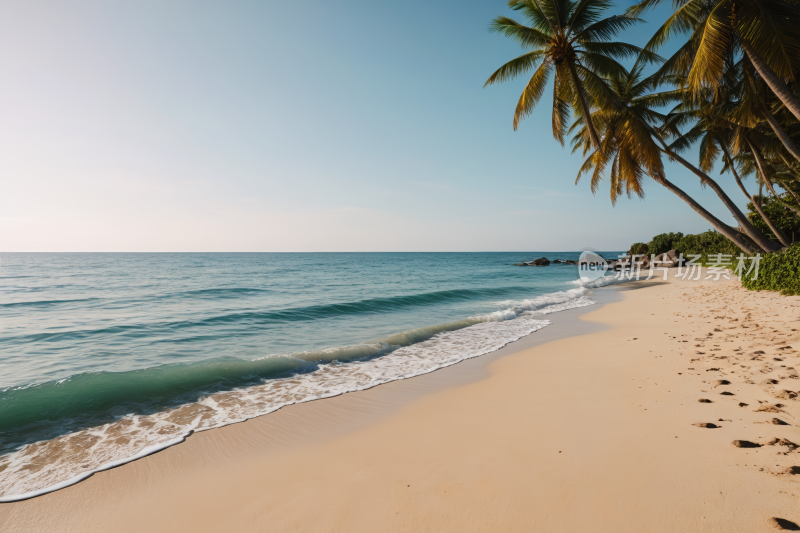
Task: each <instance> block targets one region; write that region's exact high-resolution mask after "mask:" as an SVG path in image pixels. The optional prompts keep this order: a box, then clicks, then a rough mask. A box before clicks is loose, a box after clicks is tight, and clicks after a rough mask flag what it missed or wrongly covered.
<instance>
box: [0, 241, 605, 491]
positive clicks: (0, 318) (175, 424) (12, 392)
mask: <svg viewBox="0 0 800 533" xmlns="http://www.w3.org/2000/svg"><path fill="white" fill-rule="evenodd" d="M614 254H616V252H609V253H608V255H606V256H607V257H608V256H611V255H614ZM542 255H544V256H546V257H548V258H549V259H550V260H553V259H577V258H578V255H579V253H578V252H575V253H547V252H544V253H542V252H537V253H307V254H303V253H298V254H269V253H264V254H0V471H4V472H3V475H2V476H0V477H2V480H0V496H5V497H9V496H13V495H18V494H23V493H26V492H30V491H37V490H44V489H46V488H47V487H51V486H54V485H57V484H58V483H62V482H65V481H67V480H70V479H73V478H74V477H75V476H79V475H81V474H82V473H83V472H89V471H92V470H97V469H98V468H100V467H102V466H103V465H105V464H108V463H110V462H114V461H124V460H126V458H129V457H132V456H134V455H136V454H137V453H140V452H141V451H142V450H144V449H145V448H148V447H153V446H155V447H156V448H157V447H158V446H161V445H164V444H165V443H168V442H173V441H175V440H176V439H178V440H180V439H182V438H183V437H185V436H186V435H187V434H189V433H190V432H191V431H197V430H203V429H209V428H211V427H218V426H220V425H224V424H226V423H230V422H234V421H238V420H242V419H246V418H250V417H252V416H258V415H260V414H265V413H268V412H270V411H272V410H275V409H277V408H279V407H280V406H282V405H287V404H289V403H295V402H297V401H307V400H309V399H315V398H318V397H324V396H330V395H335V394H340V393H342V392H346V391H348V390H359V389H362V388H368V387H369V386H374V385H375V384H378V383H383V382H386V381H391V380H392V379H402V378H403V377H409V376H411V375H418V374H419V373H425V372H429V371H432V370H435V369H436V368H441V367H442V366H447V364H452V363H454V362H457V361H458V360H461V359H464V358H466V357H474V356H477V355H480V354H481V353H486V352H488V351H492V350H493V349H497V348H498V347H500V346H502V345H503V344H506V343H508V342H511V341H513V340H516V339H517V338H519V337H520V336H523V335H525V334H528V333H530V332H532V331H535V330H536V329H539V328H541V327H544V326H546V325H547V322H546V321H544V320H543V319H542V318H541V317H542V316H543V315H546V314H548V313H550V312H556V311H558V310H561V309H568V308H572V307H579V306H582V305H590V304H591V301H589V300H588V299H587V298H586V297H585V292H586V291H585V289H583V288H581V287H580V285H579V284H576V280H577V277H578V276H577V267H575V266H567V265H550V266H549V267H541V268H537V267H515V266H512V263H516V262H519V261H522V260H530V259H534V258H536V257H541V256H542ZM87 439H88V440H87ZM87 442H88V444H87ZM34 443H38V444H36V445H35V447H34V448H32V447H31V445H32V444H34ZM70 446H72V447H74V448H75V450H74V451H75V453H74V454H73V455H74V456H75V457H74V460H72V461H67V460H65V459H64V454H63V453H59V454H56V453H55V452H54V450H56V449H59V450H63V449H65V448H66V449H72V448H70ZM32 450H37V452H36V453H32ZM31 462H37V463H36V464H45V465H46V467H45V468H39V469H38V470H37V471H36V472H31V469H30V468H26V467H25V465H29V464H31Z"/></svg>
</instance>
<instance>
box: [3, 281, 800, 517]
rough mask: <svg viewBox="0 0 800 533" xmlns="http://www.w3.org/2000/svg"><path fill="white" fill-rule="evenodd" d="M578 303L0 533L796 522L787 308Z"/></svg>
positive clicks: (133, 470) (723, 295) (175, 453)
mask: <svg viewBox="0 0 800 533" xmlns="http://www.w3.org/2000/svg"><path fill="white" fill-rule="evenodd" d="M592 298H594V299H597V300H599V301H601V302H605V303H604V305H602V306H593V307H590V308H584V309H576V310H572V311H566V312H563V313H559V314H557V315H552V317H547V318H551V319H552V320H553V322H554V324H553V325H551V326H549V327H547V328H545V329H543V330H541V331H538V332H535V333H533V334H532V335H529V336H528V337H526V338H524V339H522V340H520V341H518V342H516V343H513V344H512V345H509V346H507V347H506V348H503V349H502V350H500V351H498V352H495V353H493V354H490V355H488V356H483V357H479V358H476V359H471V360H468V361H464V362H462V363H459V364H457V365H454V366H453V367H449V368H446V369H443V370H439V371H437V372H434V373H432V374H428V375H425V376H420V377H417V378H412V379H408V380H402V381H397V382H393V383H389V384H386V385H381V386H379V387H376V388H374V389H370V390H368V391H361V392H356V393H350V394H346V395H343V396H340V397H337V398H332V399H326V400H321V401H316V402H310V403H306V404H299V405H294V406H290V407H287V408H284V409H282V410H280V411H279V412H277V413H273V414H270V415H267V416H264V417H260V418H258V419H254V420H250V421H247V422H245V423H242V424H236V425H232V426H227V427H225V428H221V429H217V430H212V431H207V432H203V433H198V434H195V435H193V436H191V437H190V438H189V439H187V441H186V442H185V443H183V444H181V445H179V446H175V447H173V448H169V449H167V450H165V451H163V452H160V453H158V454H155V455H153V456H150V457H147V458H145V459H142V460H139V461H136V462H134V463H130V464H127V465H124V466H122V467H120V468H116V469H114V470H111V471H108V472H103V473H100V474H96V475H95V476H93V477H92V478H90V479H88V480H87V481H85V482H82V483H80V484H78V485H75V486H73V487H70V488H67V489H64V490H61V491H58V492H55V493H52V494H48V495H45V496H42V497H39V498H34V499H32V500H27V501H24V502H19V503H13V504H6V505H2V506H0V530H2V531H26V532H27V531H59V532H61V531H65V532H66V531H76V532H77V531H81V532H83V531H114V532H116V531H143V530H150V531H387V530H388V531H395V530H408V531H522V530H524V531H542V532H553V531H609V532H611V531H614V532H618V531H637V532H640V531H664V532H667V531H669V532H674V531H743V532H744V531H748V532H753V531H775V530H778V529H779V528H791V527H793V526H792V525H791V522H794V523H800V505H798V501H800V500H798V497H800V450H797V449H796V446H794V444H793V443H798V444H800V431H798V429H797V426H796V424H797V423H800V398H798V395H797V391H800V379H798V373H797V370H796V369H795V365H796V364H798V363H800V352H798V351H797V348H800V342H798V341H799V340H800V331H798V330H800V297H781V296H779V295H777V294H774V293H751V292H748V291H745V290H743V289H741V288H739V287H738V284H737V283H727V282H722V283H715V284H712V283H702V282H688V281H687V282H675V281H674V280H672V279H671V280H670V282H669V283H663V282H658V281H655V280H652V281H649V282H640V283H635V284H630V285H626V286H624V287H622V286H618V287H616V288H614V289H601V290H597V291H595V294H593V295H592ZM723 393H727V394H723ZM701 399H702V400H708V401H704V402H701V401H699V400H701ZM740 404H745V405H740ZM776 421H777V422H776ZM709 425H713V426H717V427H710V426H709ZM702 426H705V427H702ZM734 441H740V442H738V444H739V446H740V447H737V446H736V445H734V444H733V443H734ZM0 475H2V474H0ZM774 518H777V519H779V520H778V521H777V522H776V521H775V520H774Z"/></svg>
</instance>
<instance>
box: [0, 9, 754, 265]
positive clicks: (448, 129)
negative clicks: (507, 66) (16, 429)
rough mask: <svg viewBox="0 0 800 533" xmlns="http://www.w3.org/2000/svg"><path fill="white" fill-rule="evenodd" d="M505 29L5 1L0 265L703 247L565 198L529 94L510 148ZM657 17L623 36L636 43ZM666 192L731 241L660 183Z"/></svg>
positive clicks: (656, 209)
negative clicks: (196, 256)
mask: <svg viewBox="0 0 800 533" xmlns="http://www.w3.org/2000/svg"><path fill="white" fill-rule="evenodd" d="M627 5H628V4H627V3H626V4H624V5H621V6H620V7H619V9H617V10H614V11H612V13H613V12H621V11H622V10H623V9H624V8H625V7H627ZM665 7H666V8H667V9H668V8H669V6H665ZM509 13H510V12H509V11H508V10H507V8H506V6H505V2H503V1H500V0H498V1H488V0H482V1H466V2H445V1H442V0H426V1H405V2H389V1H366V0H358V1H356V0H338V1H330V0H328V1H318V0H311V1H304V2H298V1H288V0H261V1H241V0H234V1H227V2H222V1H215V2H210V1H200V0H192V1H174V0H158V1H151V0H137V1H135V2H134V1H128V2H122V1H114V2H109V1H106V0H102V1H81V0H70V1H69V2H63V1H60V0H59V1H49V2H41V1H38V0H26V1H25V2H5V3H3V5H2V7H0V69H2V80H3V81H2V83H1V84H0V186H1V188H0V250H2V251H458V250H463V251H480V250H553V251H556V250H576V249H580V248H583V247H587V246H591V247H593V248H596V249H606V250H607V249H627V247H628V246H629V245H630V244H631V243H632V242H634V241H642V240H648V239H649V238H650V237H652V236H653V235H654V234H657V233H661V232H665V231H682V232H684V233H695V232H700V231H704V230H706V229H708V228H709V226H708V224H707V223H706V222H705V221H704V220H702V219H701V218H700V217H699V216H698V215H696V214H695V213H694V212H692V211H691V210H689V208H688V207H686V206H685V205H684V204H683V203H682V202H681V201H680V200H678V199H677V198H676V197H674V196H672V195H671V194H670V193H668V192H667V191H666V190H664V189H663V188H662V187H661V186H659V185H657V184H656V183H654V182H652V181H648V183H647V188H646V191H647V198H646V199H645V200H643V201H642V200H639V199H633V200H627V199H622V200H620V201H619V202H618V204H617V206H616V207H614V208H612V206H611V204H610V202H609V200H608V193H607V189H606V188H603V189H602V190H601V191H600V192H599V193H598V195H597V196H596V197H595V196H592V194H591V192H590V191H589V187H588V183H581V184H579V185H578V186H575V184H574V181H575V175H576V172H577V169H578V168H579V166H580V164H581V157H580V156H579V155H575V156H573V155H571V154H570V152H569V149H568V148H566V149H562V148H561V146H560V145H559V144H558V143H557V142H556V141H555V140H553V139H552V136H551V133H550V104H549V94H548V99H547V100H546V101H544V102H543V103H542V105H541V106H540V107H539V108H538V109H537V111H536V112H535V114H534V115H533V116H532V117H530V118H528V119H527V120H526V121H525V122H524V123H523V125H522V127H521V128H520V130H519V131H517V132H514V131H513V129H512V126H511V123H512V116H513V111H514V106H515V104H516V100H517V98H518V96H519V93H520V91H521V89H522V87H523V85H524V83H525V81H524V80H522V79H520V80H518V81H516V82H513V83H509V84H506V85H504V86H496V87H489V88H486V89H484V88H482V87H483V83H484V82H485V80H486V78H487V77H488V76H489V75H490V74H491V73H492V72H493V71H494V70H495V69H496V68H497V67H498V66H500V65H501V64H502V63H503V62H505V61H507V60H508V59H510V58H512V57H514V56H516V55H518V54H519V53H520V49H519V48H518V47H517V45H515V44H514V43H512V42H510V41H508V40H507V39H505V38H503V37H501V36H499V35H496V34H490V33H489V31H488V29H487V28H488V25H489V22H490V20H491V19H492V18H493V17H494V16H496V15H500V14H509ZM612 13H609V14H612ZM665 15H666V11H664V10H661V11H659V12H656V13H649V14H648V16H647V17H646V18H647V19H649V20H650V21H651V22H650V23H649V24H646V25H642V26H640V27H639V28H638V29H636V30H634V31H629V32H627V33H626V34H625V35H624V36H623V37H624V38H625V39H626V40H628V41H629V42H633V43H635V44H640V45H641V44H643V43H644V42H645V41H646V40H647V38H648V37H649V36H650V35H651V34H652V33H653V32H654V31H655V29H656V24H659V23H660V22H661V21H662V20H663V18H664V16H665ZM512 16H515V17H516V16H518V14H516V13H514V14H513V15H512ZM668 176H669V177H670V178H671V179H672V180H673V181H675V182H676V183H678V184H679V185H680V186H681V187H684V188H685V190H687V191H688V192H690V193H691V194H693V195H695V197H696V198H697V199H698V200H699V201H701V203H703V204H704V205H706V206H707V207H708V208H709V209H710V210H711V211H712V212H714V213H715V214H716V215H717V216H720V217H721V218H723V220H725V221H728V222H732V219H731V217H730V216H729V215H728V214H727V211H726V210H725V209H724V208H723V207H722V206H721V204H720V202H719V200H718V199H717V198H716V196H714V195H713V193H712V192H711V191H710V190H708V189H707V190H702V189H701V188H700V187H699V185H698V184H697V181H696V179H694V178H692V177H691V176H690V175H689V174H688V173H687V172H686V171H684V170H683V169H682V168H680V167H676V166H674V165H669V166H668ZM722 181H723V182H724V183H725V184H726V188H727V189H728V191H729V193H730V194H731V196H732V197H733V198H734V199H735V200H736V201H737V202H740V204H741V205H742V206H743V205H744V202H743V201H742V200H743V196H742V195H741V193H740V192H739V191H738V189H736V188H735V185H734V186H733V187H731V183H732V180H731V178H729V177H723V178H722ZM750 187H751V189H752V187H753V185H752V183H751V184H750Z"/></svg>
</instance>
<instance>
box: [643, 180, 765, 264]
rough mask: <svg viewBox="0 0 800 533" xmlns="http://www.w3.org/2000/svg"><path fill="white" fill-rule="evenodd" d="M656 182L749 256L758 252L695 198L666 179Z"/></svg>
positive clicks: (742, 236)
mask: <svg viewBox="0 0 800 533" xmlns="http://www.w3.org/2000/svg"><path fill="white" fill-rule="evenodd" d="M655 181H657V182H658V183H660V184H661V185H663V186H664V187H666V188H667V189H669V191H670V192H672V193H673V194H675V195H676V196H677V197H678V198H680V199H681V200H683V201H684V202H686V203H687V204H689V207H691V208H692V210H693V211H694V212H695V213H697V214H698V215H700V216H701V217H703V218H704V219H706V220H707V221H708V222H709V223H710V224H711V225H712V226H713V227H714V229H715V230H717V231H718V232H720V233H722V234H723V235H725V237H727V238H728V239H729V240H730V241H731V242H733V243H734V244H735V245H736V246H738V247H739V248H741V249H742V250H744V251H745V252H747V253H748V254H754V253H756V252H757V251H758V250H757V249H756V248H755V247H754V246H753V245H752V244H751V243H750V242H749V241H748V240H747V239H745V238H744V235H742V234H741V233H739V231H738V230H736V228H732V227H730V226H729V225H727V224H725V223H724V222H723V221H721V220H720V219H718V218H717V217H715V216H714V215H712V214H711V213H709V212H708V211H706V209H705V208H704V207H703V206H701V205H700V204H698V203H697V202H696V201H695V200H694V198H692V197H691V196H689V195H688V194H686V193H685V192H684V191H683V190H682V189H681V188H679V187H678V186H677V185H675V184H674V183H672V182H671V181H669V180H667V179H666V178H662V179H659V180H655Z"/></svg>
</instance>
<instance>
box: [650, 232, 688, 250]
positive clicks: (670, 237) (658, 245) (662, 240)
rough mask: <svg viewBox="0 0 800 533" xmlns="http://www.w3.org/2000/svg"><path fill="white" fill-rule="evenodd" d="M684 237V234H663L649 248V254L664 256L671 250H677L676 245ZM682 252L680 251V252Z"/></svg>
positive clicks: (651, 242)
mask: <svg viewBox="0 0 800 533" xmlns="http://www.w3.org/2000/svg"><path fill="white" fill-rule="evenodd" d="M682 237H683V233H680V232H679V233H662V234H661V235H656V236H655V237H653V240H652V241H650V243H649V244H648V246H647V254H648V255H652V254H656V255H658V254H663V253H666V252H669V251H670V250H676V249H677V248H675V245H676V244H677V243H678V241H679V240H681V238H682ZM679 251H680V250H679Z"/></svg>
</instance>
